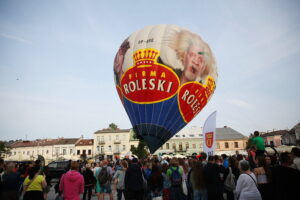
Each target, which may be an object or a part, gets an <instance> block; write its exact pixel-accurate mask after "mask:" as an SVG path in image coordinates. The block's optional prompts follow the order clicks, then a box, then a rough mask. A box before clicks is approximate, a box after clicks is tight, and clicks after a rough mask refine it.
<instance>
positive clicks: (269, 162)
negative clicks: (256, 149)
mask: <svg viewBox="0 0 300 200" xmlns="http://www.w3.org/2000/svg"><path fill="white" fill-rule="evenodd" d="M265 162H266V165H267V166H268V167H269V168H271V167H273V164H272V160H271V157H270V156H269V155H266V156H265Z"/></svg>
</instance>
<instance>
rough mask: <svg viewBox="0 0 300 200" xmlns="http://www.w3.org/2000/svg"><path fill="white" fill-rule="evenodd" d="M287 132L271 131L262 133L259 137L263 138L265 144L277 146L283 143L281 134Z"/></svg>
mask: <svg viewBox="0 0 300 200" xmlns="http://www.w3.org/2000/svg"><path fill="white" fill-rule="evenodd" d="M288 132H289V131H287V130H278V131H272V132H267V133H264V134H262V135H261V137H263V138H264V140H265V144H266V145H270V146H274V147H278V146H281V145H283V136H284V135H285V134H288Z"/></svg>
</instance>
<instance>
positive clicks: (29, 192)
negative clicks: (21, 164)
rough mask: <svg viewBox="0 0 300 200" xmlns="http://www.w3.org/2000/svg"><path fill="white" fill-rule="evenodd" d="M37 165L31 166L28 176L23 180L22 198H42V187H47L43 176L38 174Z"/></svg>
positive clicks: (30, 199)
mask: <svg viewBox="0 0 300 200" xmlns="http://www.w3.org/2000/svg"><path fill="white" fill-rule="evenodd" d="M39 173H40V172H39V167H31V168H29V170H28V176H27V178H26V179H25V180H24V184H23V187H24V191H25V194H24V197H23V200H32V199H34V200H44V194H43V189H44V188H46V187H47V183H46V180H45V177H44V176H43V175H40V174H39Z"/></svg>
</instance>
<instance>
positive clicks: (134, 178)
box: [124, 158, 143, 200]
mask: <svg viewBox="0 0 300 200" xmlns="http://www.w3.org/2000/svg"><path fill="white" fill-rule="evenodd" d="M124 182H125V199H126V200H127V199H130V200H142V199H143V177H142V169H141V166H140V165H139V164H138V160H137V159H136V158H134V159H132V164H131V165H129V167H128V169H127V170H126V173H125V180H124Z"/></svg>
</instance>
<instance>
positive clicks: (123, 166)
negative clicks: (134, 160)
mask: <svg viewBox="0 0 300 200" xmlns="http://www.w3.org/2000/svg"><path fill="white" fill-rule="evenodd" d="M119 163H120V165H119V166H120V167H118V170H117V171H116V173H115V174H114V177H113V180H114V183H115V184H116V185H117V198H118V200H121V199H122V194H123V195H124V197H125V184H124V179H125V173H126V170H127V168H128V163H127V161H126V160H122V161H121V162H119ZM119 163H118V164H119Z"/></svg>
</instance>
